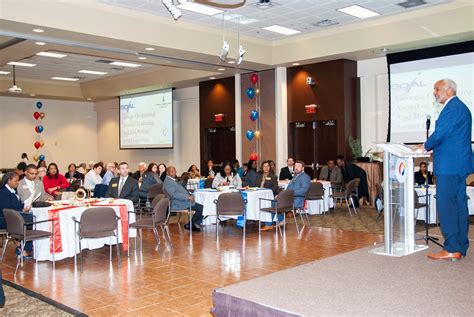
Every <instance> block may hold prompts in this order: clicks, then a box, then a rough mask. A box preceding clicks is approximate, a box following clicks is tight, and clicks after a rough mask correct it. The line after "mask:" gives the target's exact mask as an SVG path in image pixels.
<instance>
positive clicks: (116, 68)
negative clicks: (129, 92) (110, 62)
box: [110, 67, 124, 72]
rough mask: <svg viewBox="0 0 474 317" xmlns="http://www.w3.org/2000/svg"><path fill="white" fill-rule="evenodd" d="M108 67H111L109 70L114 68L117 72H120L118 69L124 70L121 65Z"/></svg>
mask: <svg viewBox="0 0 474 317" xmlns="http://www.w3.org/2000/svg"><path fill="white" fill-rule="evenodd" d="M110 69H111V70H115V71H117V72H120V71H122V70H124V68H123V67H111V68H110Z"/></svg>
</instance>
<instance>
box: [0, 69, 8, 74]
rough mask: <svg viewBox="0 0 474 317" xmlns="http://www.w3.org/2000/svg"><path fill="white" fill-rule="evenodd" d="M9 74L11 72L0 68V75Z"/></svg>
mask: <svg viewBox="0 0 474 317" xmlns="http://www.w3.org/2000/svg"><path fill="white" fill-rule="evenodd" d="M8 74H10V72H6V71H4V70H0V75H8Z"/></svg>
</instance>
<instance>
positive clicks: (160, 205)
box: [153, 195, 170, 223]
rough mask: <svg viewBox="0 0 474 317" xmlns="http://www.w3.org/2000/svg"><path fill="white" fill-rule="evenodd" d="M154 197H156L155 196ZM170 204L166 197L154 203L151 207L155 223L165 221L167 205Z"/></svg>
mask: <svg viewBox="0 0 474 317" xmlns="http://www.w3.org/2000/svg"><path fill="white" fill-rule="evenodd" d="M155 198H156V197H155ZM153 201H154V200H153ZM169 205H170V201H169V199H168V198H165V197H164V195H163V198H162V199H160V200H159V201H158V202H157V203H156V205H155V206H154V207H153V217H154V220H155V222H156V223H162V222H165V221H166V216H167V211H168V207H169Z"/></svg>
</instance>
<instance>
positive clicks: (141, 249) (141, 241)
mask: <svg viewBox="0 0 474 317" xmlns="http://www.w3.org/2000/svg"><path fill="white" fill-rule="evenodd" d="M139 231H140V252H142V251H143V230H142V229H139Z"/></svg>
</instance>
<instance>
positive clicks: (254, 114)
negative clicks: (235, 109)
mask: <svg viewBox="0 0 474 317" xmlns="http://www.w3.org/2000/svg"><path fill="white" fill-rule="evenodd" d="M250 82H251V83H252V84H253V85H254V86H255V88H254V87H249V88H247V90H246V94H247V97H248V98H249V99H250V100H253V99H254V98H255V97H256V96H260V89H259V88H257V87H256V86H257V83H258V74H256V73H253V74H252V75H250ZM257 103H258V99H257V101H256V104H257ZM257 108H258V107H257ZM249 119H250V121H252V122H257V127H258V126H259V124H258V121H257V120H258V119H259V113H258V111H257V109H253V110H252V111H250V113H249ZM245 136H246V137H247V139H248V140H249V141H252V140H253V138H254V137H255V138H256V139H257V140H258V139H260V136H261V133H260V131H259V130H257V131H253V130H252V129H249V130H247V132H246V133H245ZM250 159H251V160H255V161H256V160H258V155H257V153H256V152H255V149H254V151H253V152H252V154H251V155H250Z"/></svg>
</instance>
